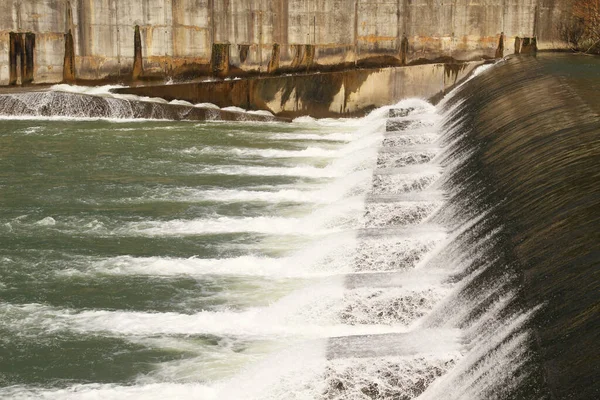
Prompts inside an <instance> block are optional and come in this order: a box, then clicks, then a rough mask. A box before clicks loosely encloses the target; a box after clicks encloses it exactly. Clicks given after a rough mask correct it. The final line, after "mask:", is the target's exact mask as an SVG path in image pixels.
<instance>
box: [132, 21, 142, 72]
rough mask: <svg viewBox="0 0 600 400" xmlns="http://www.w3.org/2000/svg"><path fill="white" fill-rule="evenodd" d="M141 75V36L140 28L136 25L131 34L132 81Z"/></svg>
mask: <svg viewBox="0 0 600 400" xmlns="http://www.w3.org/2000/svg"><path fill="white" fill-rule="evenodd" d="M143 73H144V63H143V58H142V36H141V35H140V26H139V25H136V26H135V30H134V33H133V72H132V78H133V80H138V79H139V78H140V77H141V76H142V74H143Z"/></svg>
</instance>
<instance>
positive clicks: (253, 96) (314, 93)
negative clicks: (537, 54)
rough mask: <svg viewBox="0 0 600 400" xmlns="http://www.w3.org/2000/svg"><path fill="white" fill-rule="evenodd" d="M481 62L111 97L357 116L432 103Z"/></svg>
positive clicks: (139, 90)
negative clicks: (412, 100)
mask: <svg viewBox="0 0 600 400" xmlns="http://www.w3.org/2000/svg"><path fill="white" fill-rule="evenodd" d="M481 64H482V62H470V63H462V64H424V65H415V66H409V67H392V68H370V69H369V68H365V69H351V70H346V71H338V72H328V73H315V74H303V75H292V76H279V77H264V78H249V79H240V80H229V81H219V82H199V83H186V84H175V85H164V86H145V87H133V88H126V89H117V90H115V92H116V93H128V94H135V95H138V96H149V97H161V98H164V99H166V100H169V101H170V100H185V101H189V102H191V103H194V104H195V103H213V104H216V105H218V106H219V107H226V106H231V105H234V106H238V107H241V108H244V109H251V110H268V111H270V112H272V113H273V114H275V115H279V116H283V117H298V116H303V115H310V116H312V117H317V118H322V117H342V116H345V117H347V116H360V115H363V114H365V113H366V112H368V111H370V110H372V109H374V108H377V107H382V106H384V105H388V104H394V103H396V102H398V101H400V100H402V99H405V98H409V97H419V98H431V97H434V96H437V95H439V94H440V93H444V92H446V91H448V90H449V89H451V88H452V87H453V86H454V85H455V84H457V83H458V82H460V81H461V80H462V79H464V78H465V77H466V76H468V75H469V74H470V73H471V72H472V71H473V69H474V68H476V67H477V66H479V65H481Z"/></svg>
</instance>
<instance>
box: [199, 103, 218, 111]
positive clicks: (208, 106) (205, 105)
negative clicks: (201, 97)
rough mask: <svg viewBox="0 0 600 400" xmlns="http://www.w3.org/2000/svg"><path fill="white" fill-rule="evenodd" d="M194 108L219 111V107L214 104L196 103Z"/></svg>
mask: <svg viewBox="0 0 600 400" xmlns="http://www.w3.org/2000/svg"><path fill="white" fill-rule="evenodd" d="M194 107H198V108H212V109H213V110H219V109H220V107H219V106H218V105H216V104H213V103H198V104H194Z"/></svg>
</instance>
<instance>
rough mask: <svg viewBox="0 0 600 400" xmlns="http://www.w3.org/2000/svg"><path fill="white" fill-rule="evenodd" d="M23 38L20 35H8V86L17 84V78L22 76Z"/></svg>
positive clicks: (11, 33) (14, 33)
mask: <svg viewBox="0 0 600 400" xmlns="http://www.w3.org/2000/svg"><path fill="white" fill-rule="evenodd" d="M22 39H23V37H22V35H21V34H20V33H17V32H10V33H9V41H10V43H9V51H8V68H9V78H8V84H9V85H16V84H17V83H19V78H20V77H21V76H22V73H23V69H22V68H21V65H22V64H23V58H24V54H23V53H24V52H23V40H22Z"/></svg>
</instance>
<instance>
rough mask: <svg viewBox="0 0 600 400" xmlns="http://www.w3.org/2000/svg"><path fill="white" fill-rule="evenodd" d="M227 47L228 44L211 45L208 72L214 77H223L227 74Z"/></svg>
mask: <svg viewBox="0 0 600 400" xmlns="http://www.w3.org/2000/svg"><path fill="white" fill-rule="evenodd" d="M229 46H230V44H229V43H213V45H212V56H211V58H210V70H211V71H212V74H213V75H214V76H220V77H225V76H227V75H228V74H229V65H230V63H229Z"/></svg>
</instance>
